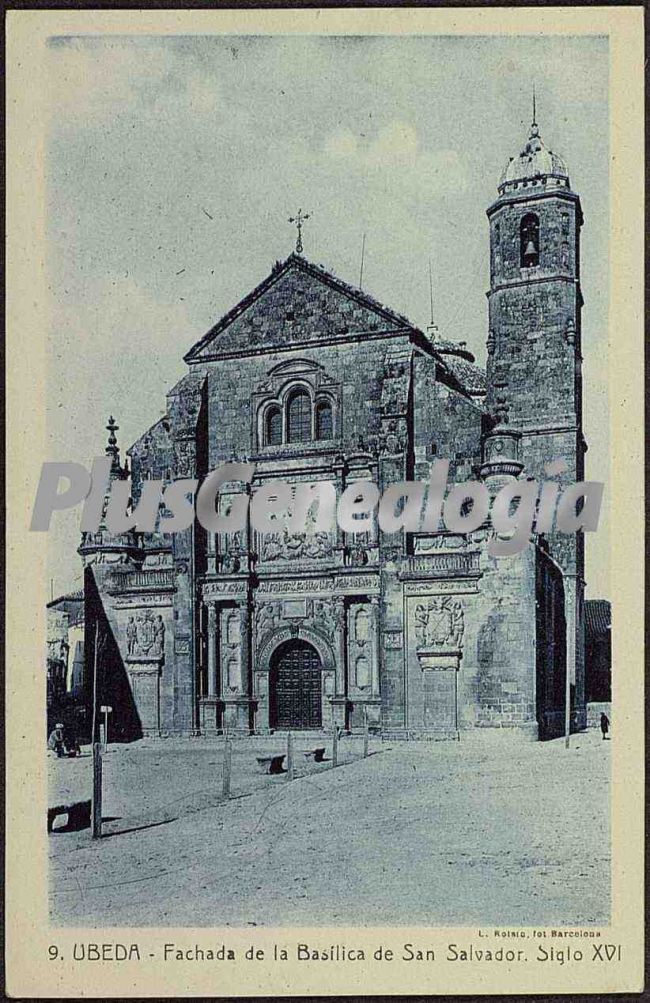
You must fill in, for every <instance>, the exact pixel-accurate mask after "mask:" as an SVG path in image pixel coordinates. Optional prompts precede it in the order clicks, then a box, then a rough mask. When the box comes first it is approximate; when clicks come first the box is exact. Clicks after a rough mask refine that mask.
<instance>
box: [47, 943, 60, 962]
mask: <svg viewBox="0 0 650 1003" xmlns="http://www.w3.org/2000/svg"><path fill="white" fill-rule="evenodd" d="M47 953H48V954H49V956H50V961H54V960H55V958H58V956H59V949H58V947H57V946H56V944H50V946H49V947H48V949H47Z"/></svg>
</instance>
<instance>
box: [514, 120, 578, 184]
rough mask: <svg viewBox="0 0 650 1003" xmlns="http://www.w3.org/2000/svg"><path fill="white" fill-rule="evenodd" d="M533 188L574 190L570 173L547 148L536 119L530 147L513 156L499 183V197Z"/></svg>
mask: <svg viewBox="0 0 650 1003" xmlns="http://www.w3.org/2000/svg"><path fill="white" fill-rule="evenodd" d="M533 185H535V186H536V185H539V186H540V187H544V188H548V187H550V188H552V187H554V186H555V187H562V188H569V187H570V183H569V172H568V170H567V166H566V164H565V162H564V160H563V159H562V157H560V156H558V154H557V153H553V151H552V150H549V149H548V148H547V147H546V146H545V145H544V143H543V141H542V139H541V136H540V134H539V126H538V125H537V122H536V121H535V119H534V117H533V122H532V125H531V127H530V135H529V136H528V140H527V142H526V145H525V146H524V148H523V150H522V151H521V153H520V154H519V156H517V157H511V158H510V160H509V161H508V163H507V164H506V167H505V169H504V171H503V173H502V175H501V180H500V181H499V194H501V195H503V193H504V192H510V191H513V190H514V189H518V188H528V187H530V186H533Z"/></svg>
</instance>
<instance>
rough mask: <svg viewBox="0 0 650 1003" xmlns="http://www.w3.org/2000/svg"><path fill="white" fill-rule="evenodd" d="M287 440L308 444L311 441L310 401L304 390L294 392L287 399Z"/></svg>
mask: <svg viewBox="0 0 650 1003" xmlns="http://www.w3.org/2000/svg"><path fill="white" fill-rule="evenodd" d="M288 412H289V413H288V421H287V430H288V435H287V439H288V441H289V442H309V440H310V439H311V400H310V397H309V394H308V393H307V391H306V390H295V391H294V392H293V393H292V395H291V397H290V398H289V408H288Z"/></svg>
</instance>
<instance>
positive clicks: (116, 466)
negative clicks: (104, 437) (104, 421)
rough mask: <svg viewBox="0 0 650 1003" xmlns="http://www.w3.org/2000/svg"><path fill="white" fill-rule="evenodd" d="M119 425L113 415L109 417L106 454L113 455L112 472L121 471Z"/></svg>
mask: <svg viewBox="0 0 650 1003" xmlns="http://www.w3.org/2000/svg"><path fill="white" fill-rule="evenodd" d="M119 427H120V426H119V425H118V424H117V423H116V421H115V418H114V417H113V415H111V416H110V418H109V419H108V425H107V426H106V431H107V432H108V445H107V446H106V455H107V456H110V457H111V474H118V475H119V473H120V470H121V468H120V447H119V446H118V444H117V436H116V435H115V433H116V432H117V431H118V429H119Z"/></svg>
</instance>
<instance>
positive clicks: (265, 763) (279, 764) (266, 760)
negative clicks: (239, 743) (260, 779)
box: [257, 753, 284, 773]
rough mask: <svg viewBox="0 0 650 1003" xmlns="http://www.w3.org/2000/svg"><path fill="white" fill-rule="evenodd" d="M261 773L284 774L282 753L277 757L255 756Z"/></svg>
mask: <svg viewBox="0 0 650 1003" xmlns="http://www.w3.org/2000/svg"><path fill="white" fill-rule="evenodd" d="M257 762H258V764H259V766H260V767H261V768H262V773H284V753H281V754H280V755H278V756H257Z"/></svg>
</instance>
